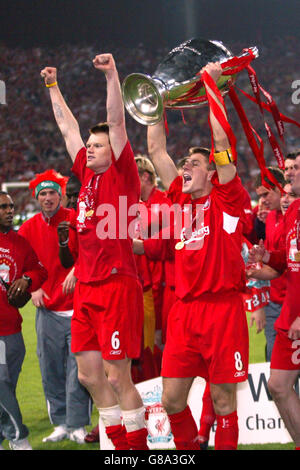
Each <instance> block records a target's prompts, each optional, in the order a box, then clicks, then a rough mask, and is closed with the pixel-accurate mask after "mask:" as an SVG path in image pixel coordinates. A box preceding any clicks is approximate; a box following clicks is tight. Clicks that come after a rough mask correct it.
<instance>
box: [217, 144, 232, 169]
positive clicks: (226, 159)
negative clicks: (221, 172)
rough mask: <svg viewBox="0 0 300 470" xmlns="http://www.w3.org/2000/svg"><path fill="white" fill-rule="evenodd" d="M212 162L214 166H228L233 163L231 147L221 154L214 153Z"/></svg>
mask: <svg viewBox="0 0 300 470" xmlns="http://www.w3.org/2000/svg"><path fill="white" fill-rule="evenodd" d="M214 161H215V164H216V165H220V166H221V165H228V164H229V163H235V161H234V159H233V156H232V150H231V147H229V149H227V150H223V151H222V152H215V153H214Z"/></svg>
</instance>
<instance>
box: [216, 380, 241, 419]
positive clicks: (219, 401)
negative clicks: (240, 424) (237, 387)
mask: <svg viewBox="0 0 300 470" xmlns="http://www.w3.org/2000/svg"><path fill="white" fill-rule="evenodd" d="M211 398H212V401H213V406H214V410H215V413H216V414H217V415H222V416H224V415H227V414H230V413H232V412H233V411H235V409H236V394H235V391H234V389H232V390H226V391H225V390H224V389H222V388H221V387H215V386H214V387H211Z"/></svg>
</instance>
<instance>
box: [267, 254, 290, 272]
mask: <svg viewBox="0 0 300 470" xmlns="http://www.w3.org/2000/svg"><path fill="white" fill-rule="evenodd" d="M268 266H270V267H271V268H273V269H275V270H276V271H278V272H279V273H283V272H284V271H285V270H286V268H287V263H286V252H285V250H276V251H272V252H271V253H270V259H269V262H268Z"/></svg>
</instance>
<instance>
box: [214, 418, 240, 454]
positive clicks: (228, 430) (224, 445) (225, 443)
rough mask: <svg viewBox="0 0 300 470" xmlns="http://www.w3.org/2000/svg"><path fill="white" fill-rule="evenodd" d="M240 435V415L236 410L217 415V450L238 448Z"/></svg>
mask: <svg viewBox="0 0 300 470" xmlns="http://www.w3.org/2000/svg"><path fill="white" fill-rule="evenodd" d="M238 437H239V427H238V416H237V412H236V411H234V412H233V413H230V414H229V415H226V416H220V415H217V430H216V437H215V449H216V450H236V449H237V443H238Z"/></svg>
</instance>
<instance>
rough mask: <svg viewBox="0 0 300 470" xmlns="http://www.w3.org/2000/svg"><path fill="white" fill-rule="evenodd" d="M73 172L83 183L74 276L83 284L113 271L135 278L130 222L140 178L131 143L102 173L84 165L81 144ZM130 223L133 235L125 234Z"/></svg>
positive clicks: (104, 277)
mask: <svg viewBox="0 0 300 470" xmlns="http://www.w3.org/2000/svg"><path fill="white" fill-rule="evenodd" d="M72 171H73V173H74V174H75V175H76V176H77V178H78V179H79V180H80V181H81V184H82V185H81V190H80V193H79V197H78V205H77V207H78V208H77V214H78V216H77V234H78V246H79V254H78V259H77V262H76V270H75V271H76V277H77V278H78V279H79V280H80V281H81V282H84V283H89V282H93V281H99V280H103V279H106V278H107V277H108V276H110V275H111V274H112V272H116V271H117V272H118V273H119V274H124V275H128V276H134V277H137V271H136V265H135V260H134V255H133V251H132V238H133V235H134V228H133V226H132V225H131V224H134V219H135V218H136V215H137V210H138V206H135V204H138V202H139V196H140V180H139V175H138V171H137V166H136V163H135V161H134V155H133V152H132V149H131V146H130V143H129V142H128V141H127V143H126V145H125V147H124V149H123V151H122V153H121V155H120V157H119V159H118V160H116V159H115V158H114V155H113V154H112V164H111V166H110V167H109V168H108V170H106V171H105V172H104V173H101V174H95V173H94V172H93V171H92V170H90V169H89V168H87V167H86V148H85V147H83V148H82V149H81V150H80V151H79V152H78V154H77V156H76V159H75V162H74V165H73V168H72ZM135 209H136V210H135ZM131 210H132V213H133V215H130V214H129V212H130V211H131ZM130 225H131V230H132V232H133V233H132V234H131V233H130V234H129V233H128V229H129V226H130Z"/></svg>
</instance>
